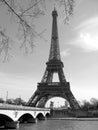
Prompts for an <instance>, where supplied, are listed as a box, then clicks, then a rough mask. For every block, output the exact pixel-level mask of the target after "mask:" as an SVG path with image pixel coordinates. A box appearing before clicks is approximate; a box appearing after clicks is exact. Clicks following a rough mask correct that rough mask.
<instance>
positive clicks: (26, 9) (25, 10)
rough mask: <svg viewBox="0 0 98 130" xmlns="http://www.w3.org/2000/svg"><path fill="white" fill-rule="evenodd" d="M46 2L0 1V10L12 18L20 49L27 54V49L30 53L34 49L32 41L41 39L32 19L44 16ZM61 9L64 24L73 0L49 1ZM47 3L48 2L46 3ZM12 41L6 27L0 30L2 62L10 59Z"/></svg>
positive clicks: (71, 10) (39, 0) (30, 0)
mask: <svg viewBox="0 0 98 130" xmlns="http://www.w3.org/2000/svg"><path fill="white" fill-rule="evenodd" d="M47 1H48V0H0V10H3V11H2V12H7V13H8V15H7V16H8V17H13V18H14V22H16V24H17V26H18V33H19V35H20V36H21V37H20V39H21V40H19V41H20V45H19V47H20V48H24V49H25V52H26V53H27V52H28V51H29V49H30V50H31V51H32V50H33V47H34V39H35V38H37V37H39V38H42V39H44V38H43V36H42V34H43V32H44V31H42V32H37V31H36V28H35V23H34V19H36V18H38V17H39V16H42V15H44V14H45V9H46V4H45V3H46V2H47ZM51 1H54V2H56V3H58V5H59V6H60V7H61V8H63V11H64V14H65V20H64V21H65V22H68V20H69V17H70V16H71V15H72V14H73V7H74V0H51ZM48 2H49V1H48ZM13 42H14V41H13V40H12V38H11V37H10V36H9V35H8V32H7V29H6V27H2V25H1V28H0V56H1V57H3V59H4V61H5V60H8V59H9V57H10V52H11V49H12V47H13V45H12V44H13Z"/></svg>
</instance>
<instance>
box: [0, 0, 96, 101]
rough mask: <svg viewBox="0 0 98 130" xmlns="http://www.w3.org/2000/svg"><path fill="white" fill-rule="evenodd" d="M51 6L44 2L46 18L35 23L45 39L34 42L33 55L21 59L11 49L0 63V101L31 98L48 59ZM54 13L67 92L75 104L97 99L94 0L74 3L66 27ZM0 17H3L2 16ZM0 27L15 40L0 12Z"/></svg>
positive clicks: (61, 18)
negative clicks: (1, 99)
mask: <svg viewBox="0 0 98 130" xmlns="http://www.w3.org/2000/svg"><path fill="white" fill-rule="evenodd" d="M53 4H54V3H51V2H47V5H48V6H47V10H46V15H45V16H42V17H40V18H39V19H37V20H36V25H37V27H36V29H37V30H38V31H40V30H45V32H44V34H43V36H44V38H45V39H46V41H45V40H43V39H39V38H38V39H37V40H36V43H35V47H34V49H33V53H30V54H28V55H25V54H24V53H22V51H21V50H17V51H16V49H15V48H14V50H13V53H12V55H13V57H12V58H11V60H10V61H9V62H5V63H2V62H0V97H2V98H4V99H6V94H7V91H8V98H16V97H21V98H22V99H24V100H25V101H28V100H29V98H30V97H31V96H32V95H33V93H34V91H35V90H36V89H37V83H39V82H40V81H41V79H42V77H43V75H44V72H45V69H46V64H45V63H46V62H47V61H48V57H49V50H50V44H51V31H52V16H51V13H52V10H53V8H54V7H53ZM55 6H56V10H57V12H58V33H59V44H60V52H61V59H62V62H63V63H64V69H63V70H64V74H65V77H66V80H67V81H68V82H70V88H71V91H72V93H73V95H74V96H75V98H76V99H77V100H79V101H82V100H85V99H86V100H90V99H91V98H92V97H94V98H97V99H98V0H75V7H74V14H73V16H72V17H71V18H70V21H69V24H64V15H63V14H62V11H61V9H60V8H58V6H57V5H56V4H55ZM2 13H3V15H2ZM0 16H1V17H2V19H0V24H2V23H3V24H4V26H6V28H8V31H9V34H10V35H11V36H13V38H14V40H15V41H16V37H15V34H14V32H15V30H16V26H15V23H14V22H13V21H10V20H9V22H6V19H9V18H8V17H5V16H6V15H5V12H4V10H2V11H1V12H0Z"/></svg>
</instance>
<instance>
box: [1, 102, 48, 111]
mask: <svg viewBox="0 0 98 130" xmlns="http://www.w3.org/2000/svg"><path fill="white" fill-rule="evenodd" d="M0 109H3V110H29V111H30V110H31V111H34V110H35V111H50V109H48V108H37V107H28V106H22V105H20V106H19V105H10V104H5V103H0Z"/></svg>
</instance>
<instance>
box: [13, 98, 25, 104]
mask: <svg viewBox="0 0 98 130" xmlns="http://www.w3.org/2000/svg"><path fill="white" fill-rule="evenodd" d="M14 104H15V105H25V104H26V102H25V101H24V100H22V99H21V98H16V99H15V100H14Z"/></svg>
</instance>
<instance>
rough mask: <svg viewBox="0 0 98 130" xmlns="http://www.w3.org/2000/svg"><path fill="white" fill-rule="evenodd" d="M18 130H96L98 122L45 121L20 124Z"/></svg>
mask: <svg viewBox="0 0 98 130" xmlns="http://www.w3.org/2000/svg"><path fill="white" fill-rule="evenodd" d="M18 130H98V121H76V120H46V121H39V122H37V123H36V124H21V125H20V128H19V129H18Z"/></svg>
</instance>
